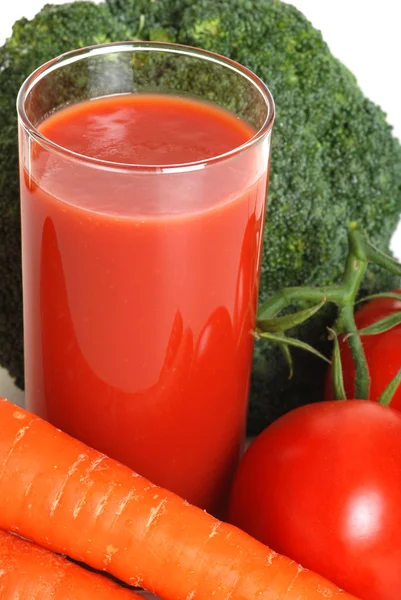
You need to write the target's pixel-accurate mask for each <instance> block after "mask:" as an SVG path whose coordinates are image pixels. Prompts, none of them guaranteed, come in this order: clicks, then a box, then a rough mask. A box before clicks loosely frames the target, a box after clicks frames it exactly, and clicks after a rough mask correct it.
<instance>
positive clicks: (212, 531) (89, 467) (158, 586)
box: [0, 400, 354, 600]
mask: <svg viewBox="0 0 401 600" xmlns="http://www.w3.org/2000/svg"><path fill="white" fill-rule="evenodd" d="M0 527H1V528H3V529H7V530H10V531H14V532H17V533H20V534H21V535H22V536H24V537H26V538H29V539H31V540H33V541H35V542H36V543H37V544H39V545H41V546H44V547H46V548H49V549H51V550H54V551H55V552H58V553H60V554H66V555H68V556H70V557H71V558H74V559H76V560H79V561H82V562H85V563H86V564H88V565H90V566H92V567H94V568H95V569H98V570H102V569H103V570H107V571H108V572H109V573H111V574H113V575H115V576H116V577H118V578H119V579H121V580H123V581H125V582H127V583H129V584H131V585H139V586H143V587H144V588H146V589H148V590H149V591H153V592H155V593H157V594H158V595H159V596H161V597H162V598H164V599H165V600H195V599H196V600H212V599H213V600H228V599H230V600H256V599H257V600H279V599H282V600H284V599H285V600H322V599H327V598H330V600H334V599H337V598H341V600H351V598H354V597H353V596H350V595H349V594H346V593H345V592H342V591H341V590H339V589H338V588H337V587H336V586H334V585H332V584H331V583H329V582H328V581H327V580H326V579H323V578H322V577H320V576H319V575H316V574H314V573H312V572H310V571H307V570H306V569H303V568H302V567H300V566H299V565H297V564H296V563H294V562H293V561H291V560H289V559H288V558H285V557H284V556H281V555H279V554H276V553H275V552H273V551H272V550H270V549H269V548H267V547H266V546H264V545H263V544H261V543H260V542H257V541H256V540H254V539H253V538H251V537H249V536H248V535H247V534H245V533H244V532H242V531H240V530H239V529H236V528H235V527H233V526H231V525H228V524H225V523H222V522H220V521H218V520H217V519H214V518H213V517H211V516H210V515H208V514H207V513H205V512H204V511H202V510H200V509H198V508H195V507H194V506H190V505H189V504H188V503H187V502H185V501H184V500H182V499H181V498H179V497H178V496H176V495H175V494H172V493H171V492H168V491H166V490H163V489H161V488H159V487H156V486H154V485H153V484H152V483H150V482H149V481H147V480H146V479H145V478H143V477H141V476H139V475H137V474H136V473H134V472H133V471H131V470H130V469H128V468H127V467H125V466H123V465H121V464H119V463H117V462H116V461H114V460H112V459H110V458H107V457H106V456H104V455H103V454H101V453H99V452H97V451H95V450H93V449H91V448H88V447H87V446H85V445H84V444H82V443H81V442H79V441H77V440H75V439H74V438H71V437H69V436H67V435H66V434H65V433H63V432H61V431H59V430H58V429H56V428H55V427H53V426H52V425H50V424H49V423H47V422H46V421H44V420H42V419H40V418H38V417H36V416H34V415H32V414H30V413H28V412H26V411H24V410H22V409H20V408H18V407H16V406H15V405H13V404H11V403H9V402H7V401H6V400H0Z"/></svg>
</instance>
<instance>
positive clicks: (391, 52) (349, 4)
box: [0, 0, 401, 402]
mask: <svg viewBox="0 0 401 600" xmlns="http://www.w3.org/2000/svg"><path fill="white" fill-rule="evenodd" d="M194 1H196V0H194ZM63 2H64V0H53V2H52V3H53V4H63ZM5 4H6V6H7V10H5V8H4V7H3V9H2V11H1V18H0V44H3V42H4V40H5V38H6V37H8V36H9V35H10V34H11V27H12V24H13V23H14V21H15V20H16V19H19V18H20V17H22V16H25V17H28V18H32V17H33V16H34V15H35V14H36V13H37V12H38V11H39V10H40V9H41V7H42V6H43V4H44V1H43V0H12V2H6V3H5ZM291 4H293V5H295V6H296V7H297V8H298V9H299V10H301V11H302V12H303V13H304V15H305V16H306V17H307V18H308V19H309V20H310V21H311V22H312V23H313V25H314V26H315V27H317V28H318V29H320V30H321V31H322V33H323V37H324V38H325V39H326V41H327V43H328V44H329V46H330V48H331V50H332V52H333V54H334V55H335V56H337V57H338V58H339V59H340V60H341V61H342V62H343V63H344V64H345V65H346V66H347V67H349V68H350V69H351V71H353V73H354V74H355V75H356V77H357V79H358V81H359V84H360V86H361V88H362V90H363V91H364V92H365V94H366V95H367V96H368V97H369V98H370V99H371V100H373V101H374V102H376V103H377V104H379V105H380V106H381V107H382V108H383V110H384V111H385V112H386V113H387V115H388V121H389V122H390V123H391V124H392V125H393V126H394V132H395V134H396V135H397V136H398V138H399V139H401V34H400V24H401V1H400V0H381V1H380V2H376V1H372V0H293V1H292V2H291ZM0 93H1V90H0ZM0 218H1V215H0ZM393 250H394V252H395V254H396V256H397V257H398V258H399V259H401V227H400V228H399V230H398V231H397V233H396V234H395V236H394V239H393ZM0 396H6V397H8V398H9V399H10V400H14V401H17V402H18V401H21V400H22V393H21V392H19V391H18V390H15V389H14V387H13V386H12V384H11V382H10V380H9V379H8V378H7V377H6V376H5V374H4V373H2V372H1V369H0Z"/></svg>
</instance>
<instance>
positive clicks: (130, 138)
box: [21, 94, 267, 513]
mask: <svg viewBox="0 0 401 600" xmlns="http://www.w3.org/2000/svg"><path fill="white" fill-rule="evenodd" d="M38 130H39V132H40V134H41V135H42V136H44V138H46V139H43V140H42V142H38V141H36V142H34V143H33V144H32V146H31V147H30V148H29V151H28V150H26V151H23V152H22V154H23V158H22V160H21V211H22V234H23V274H24V323H25V370H26V401H27V407H28V409H29V410H32V411H34V412H37V413H38V414H40V415H41V416H43V417H45V418H47V419H48V420H49V421H50V422H52V423H53V424H55V425H56V426H58V427H59V428H61V429H63V430H65V431H66V432H67V433H69V434H71V435H73V436H75V437H77V438H79V439H81V440H82V441H84V442H86V443H87V444H89V445H91V446H93V447H95V448H97V449H99V450H101V451H103V452H105V453H107V454H108V455H110V456H111V457H113V458H116V459H118V460H120V461H121V462H123V463H125V464H127V465H128V466H130V467H131V468H133V469H135V470H136V471H138V472H139V473H141V474H142V475H145V476H146V477H148V478H149V479H150V480H151V481H153V482H154V483H156V484H158V485H162V486H164V487H166V488H169V489H171V490H173V491H174V492H176V493H178V494H180V495H181V496H183V497H184V498H186V499H187V500H188V501H190V502H192V503H195V504H197V505H199V506H201V507H202V508H206V509H208V510H210V511H212V512H215V513H216V512H219V510H220V508H221V505H222V503H223V502H224V499H225V498H226V494H227V490H228V486H229V485H230V482H231V478H232V475H233V471H234V469H235V467H236V465H237V461H238V458H239V454H240V452H241V448H242V444H243V440H244V433H245V422H246V412H247V399H248V387H249V377H250V368H251V356H252V351H253V335H252V329H253V327H254V323H255V311H256V305H257V293H258V279H259V268H260V257H261V238H262V231H263V223H264V214H265V198H266V185H267V172H266V171H267V169H266V167H267V165H266V162H264V161H263V160H262V158H261V156H260V151H258V150H257V144H256V147H251V146H250V147H249V148H248V149H246V150H244V151H241V152H240V153H235V152H234V153H232V155H231V156H230V157H226V158H220V159H218V160H215V161H213V160H212V161H211V162H210V164H207V162H208V160H210V159H211V157H216V156H218V155H223V154H225V153H227V152H230V151H232V150H234V149H235V148H238V147H239V146H241V145H242V144H244V143H246V142H248V141H249V140H250V138H251V137H252V136H253V135H254V133H255V132H254V130H253V129H252V128H251V126H249V125H248V124H247V123H245V122H244V121H242V120H241V119H239V118H237V117H235V116H234V115H233V114H231V113H229V112H228V111H225V110H223V109H221V108H218V107H216V106H213V105H211V104H207V103H203V102H201V101H197V100H192V99H186V98H179V97H176V96H168V95H156V94H155V95H151V94H136V95H134V94H126V95H116V96H110V97H106V98H100V99H95V100H90V101H84V102H81V103H78V104H75V105H72V106H68V107H66V108H63V109H61V110H59V111H58V112H55V113H54V114H51V115H50V116H48V117H47V118H46V119H45V120H44V121H43V122H42V123H41V124H40V125H39V126H38ZM46 140H50V141H51V142H52V143H54V144H58V146H60V147H61V148H60V149H58V148H56V147H55V146H51V145H50V146H49V145H48V142H47V141H46ZM63 148H64V149H67V150H69V151H72V152H74V153H76V154H72V153H71V152H69V153H65V152H64V151H63ZM58 150H60V151H58ZM24 152H25V158H24ZM28 152H29V165H28V166H27V160H26V154H27V153H28ZM258 152H259V153H258ZM264 160H267V159H266V156H265V157H264ZM200 161H203V162H204V164H203V165H201V164H200ZM183 163H193V164H192V167H191V166H190V165H189V166H188V167H187V168H181V167H180V166H179V165H182V164H183ZM134 165H135V167H134ZM150 165H153V166H150ZM169 166H170V167H169ZM184 167H185V164H184Z"/></svg>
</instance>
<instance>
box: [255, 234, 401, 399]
mask: <svg viewBox="0 0 401 600" xmlns="http://www.w3.org/2000/svg"><path fill="white" fill-rule="evenodd" d="M369 263H374V264H376V265H378V266H380V267H382V268H383V269H386V270H387V271H389V272H390V273H393V274H394V275H398V276H400V277H401V264H400V263H398V262H397V261H396V260H394V259H393V258H392V257H390V256H387V255H386V254H384V253H383V252H381V251H380V250H378V249H377V248H376V247H375V246H374V245H373V244H371V243H370V242H369V240H368V239H367V238H366V236H365V235H364V233H363V232H362V231H361V230H360V228H359V226H358V224H357V223H351V225H350V228H349V233H348V255H347V259H346V263H345V269H344V274H343V278H342V281H341V283H340V284H339V285H335V286H327V287H317V288H308V287H289V288H284V289H282V290H281V291H280V292H278V293H277V294H275V295H274V296H272V297H271V298H270V299H269V300H267V301H266V302H265V303H264V304H263V305H262V306H261V307H260V309H259V311H258V315H257V324H256V327H257V329H258V326H259V324H261V329H262V330H263V326H262V324H263V323H264V322H267V321H269V320H271V319H273V318H274V317H276V315H277V314H278V313H280V311H282V310H283V309H284V308H286V307H287V306H289V305H290V304H292V303H293V302H300V303H304V302H308V303H315V304H317V303H323V302H325V301H326V302H332V303H334V304H336V305H337V307H338V317H337V319H336V322H335V324H334V326H333V329H334V331H335V333H336V334H339V333H343V334H345V336H346V340H347V343H348V345H349V347H350V350H351V352H352V356H353V360H354V365H355V397H356V398H358V399H366V398H368V397H369V388H370V377H369V370H368V366H367V362H366V357H365V352H364V349H363V344H362V341H361V338H360V335H359V332H358V330H357V327H356V324H355V319H354V305H355V303H356V299H357V294H358V290H359V287H360V284H361V282H362V280H363V278H364V276H365V273H366V269H367V267H368V264H369ZM262 335H263V334H261V336H262ZM284 337H285V336H284Z"/></svg>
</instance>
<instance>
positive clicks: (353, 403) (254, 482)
mask: <svg viewBox="0 0 401 600" xmlns="http://www.w3.org/2000/svg"><path fill="white" fill-rule="evenodd" d="M400 507H401V414H400V413H399V412H397V411H395V410H393V409H391V408H387V407H383V406H381V405H380V404H377V403H373V402H364V401H361V400H348V401H345V402H339V401H327V402H319V403H316V404H310V405H307V406H302V407H300V408H297V409H295V410H293V411H291V412H289V413H287V414H286V415H284V416H283V417H281V418H279V419H278V420H277V421H275V422H274V423H273V424H272V425H271V426H269V427H268V428H267V429H266V430H265V431H264V432H262V433H261V434H260V435H259V436H258V437H257V438H256V440H255V441H254V442H253V443H252V444H251V446H250V447H249V448H248V450H247V451H246V453H245V455H244V457H243V459H242V462H241V464H240V466H239V469H238V471H237V474H236V478H235V481H234V485H233V488H232V494H231V499H230V506H229V521H230V522H231V523H233V524H234V525H236V526H238V527H240V528H241V529H244V530H245V531H246V532H247V533H249V534H250V535H252V536H254V537H256V538H257V539H259V540H260V541H262V542H263V543H265V544H268V545H269V546H270V547H271V548H273V549H274V550H275V551H276V552H280V553H284V554H285V555H287V556H289V557H290V558H292V559H293V560H295V561H297V562H299V563H301V564H302V565H303V566H304V567H306V568H309V569H313V570H314V571H316V572H318V573H320V574H321V575H323V576H325V577H327V578H328V579H329V580H330V581H333V583H335V584H337V585H338V586H340V587H341V588H343V589H344V590H346V591H347V592H350V593H353V594H355V595H356V596H358V597H359V598H361V600H399V597H400V589H401V510H400Z"/></svg>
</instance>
